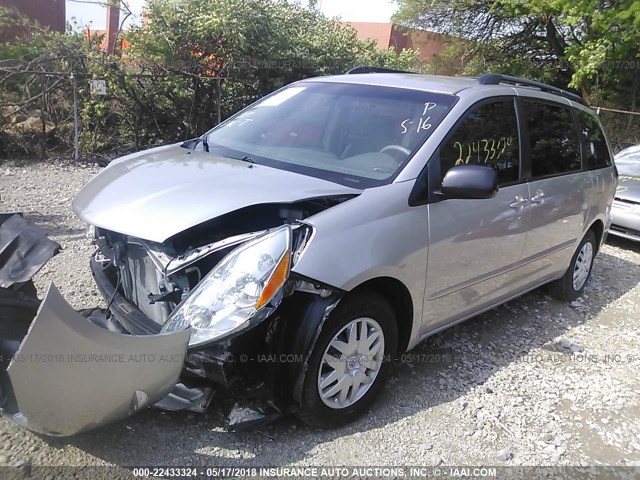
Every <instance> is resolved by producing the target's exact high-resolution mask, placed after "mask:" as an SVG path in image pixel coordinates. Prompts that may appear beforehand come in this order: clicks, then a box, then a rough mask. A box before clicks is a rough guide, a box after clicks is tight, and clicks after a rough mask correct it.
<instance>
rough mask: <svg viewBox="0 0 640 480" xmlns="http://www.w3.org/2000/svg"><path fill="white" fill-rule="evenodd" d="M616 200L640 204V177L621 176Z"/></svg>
mask: <svg viewBox="0 0 640 480" xmlns="http://www.w3.org/2000/svg"><path fill="white" fill-rule="evenodd" d="M616 198H620V199H622V200H628V201H631V202H638V203H640V177H632V176H629V175H620V176H619V177H618V188H617V189H616Z"/></svg>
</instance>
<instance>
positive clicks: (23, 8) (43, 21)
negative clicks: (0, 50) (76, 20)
mask: <svg viewBox="0 0 640 480" xmlns="http://www.w3.org/2000/svg"><path fill="white" fill-rule="evenodd" d="M0 7H8V8H14V9H16V10H17V11H18V12H20V13H21V14H22V15H25V16H26V17H28V18H30V19H31V20H33V21H35V22H38V23H39V24H40V25H42V26H43V27H48V28H50V29H51V30H55V31H56V32H60V33H64V31H65V29H66V10H65V0H0ZM24 33H26V32H25V31H24V29H22V28H20V27H15V28H9V29H3V30H1V31H0V41H7V40H11V39H12V38H15V37H16V36H19V35H22V34H24Z"/></svg>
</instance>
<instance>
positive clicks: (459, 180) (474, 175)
mask: <svg viewBox="0 0 640 480" xmlns="http://www.w3.org/2000/svg"><path fill="white" fill-rule="evenodd" d="M440 191H441V192H442V194H443V195H446V196H447V197H448V198H476V199H477V198H493V197H495V196H496V194H497V193H498V172H497V171H496V169H495V168H493V167H485V166H481V165H460V166H457V167H452V168H450V169H449V170H448V171H447V173H446V174H445V176H444V179H443V180H442V187H441V189H440Z"/></svg>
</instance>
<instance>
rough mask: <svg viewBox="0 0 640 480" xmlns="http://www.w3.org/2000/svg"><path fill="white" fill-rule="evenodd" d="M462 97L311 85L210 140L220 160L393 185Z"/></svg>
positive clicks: (357, 183) (274, 98)
mask: <svg viewBox="0 0 640 480" xmlns="http://www.w3.org/2000/svg"><path fill="white" fill-rule="evenodd" d="M456 98H457V97H455V96H453V95H442V94H435V93H431V92H422V91H416V90H406V89H400V88H389V87H378V86H369V85H351V84H339V83H324V82H322V83H321V82H317V83H314V82H307V83H302V84H296V85H293V86H291V87H288V88H285V89H282V90H280V91H278V92H276V93H274V94H272V95H270V96H268V97H266V98H265V99H263V100H262V101H260V102H259V103H256V104H254V105H253V106H251V107H249V108H247V109H245V110H243V111H242V112H240V113H239V114H237V115H235V116H234V117H232V118H230V119H229V120H227V121H226V122H224V123H223V124H221V125H219V126H218V127H216V128H215V129H213V130H212V131H211V132H209V133H208V134H207V135H206V140H207V145H208V148H209V151H210V152H213V153H216V154H218V155H223V156H227V157H232V158H238V159H244V160H246V161H253V162H255V163H257V164H263V165H267V166H270V167H275V168H279V169H283V170H289V171H293V172H298V173H303V174H305V175H310V176H315V177H318V178H322V179H325V180H329V181H333V182H337V183H341V184H343V185H348V186H353V187H355V188H366V187H371V186H377V185H383V184H386V183H390V182H391V181H392V180H393V178H394V177H395V176H396V175H397V174H398V173H399V172H400V170H401V169H402V167H404V165H406V163H407V162H408V161H409V159H410V158H411V157H412V155H413V154H414V153H415V152H416V150H417V149H418V148H419V147H420V146H421V145H422V143H424V141H425V140H426V139H427V138H428V137H429V135H431V133H432V132H433V131H434V130H435V128H436V127H437V125H438V124H439V123H440V122H441V121H442V119H443V118H444V116H445V115H446V114H447V112H448V111H449V110H450V108H451V106H452V105H453V104H454V103H455V100H456Z"/></svg>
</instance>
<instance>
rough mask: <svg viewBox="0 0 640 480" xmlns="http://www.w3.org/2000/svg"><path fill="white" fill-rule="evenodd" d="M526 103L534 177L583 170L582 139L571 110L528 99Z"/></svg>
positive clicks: (525, 109)
mask: <svg viewBox="0 0 640 480" xmlns="http://www.w3.org/2000/svg"><path fill="white" fill-rule="evenodd" d="M522 105H523V108H524V115H525V118H526V119H527V124H528V127H529V141H530V150H529V151H530V155H531V173H532V175H533V177H534V178H537V177H548V176H550V175H562V174H564V173H569V172H577V171H579V170H580V169H581V168H582V165H581V161H580V142H579V140H578V133H577V132H576V128H575V124H574V122H573V116H572V114H571V110H570V109H569V108H564V107H561V106H559V105H550V104H548V103H540V102H532V101H528V100H525V101H523V102H522Z"/></svg>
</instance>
